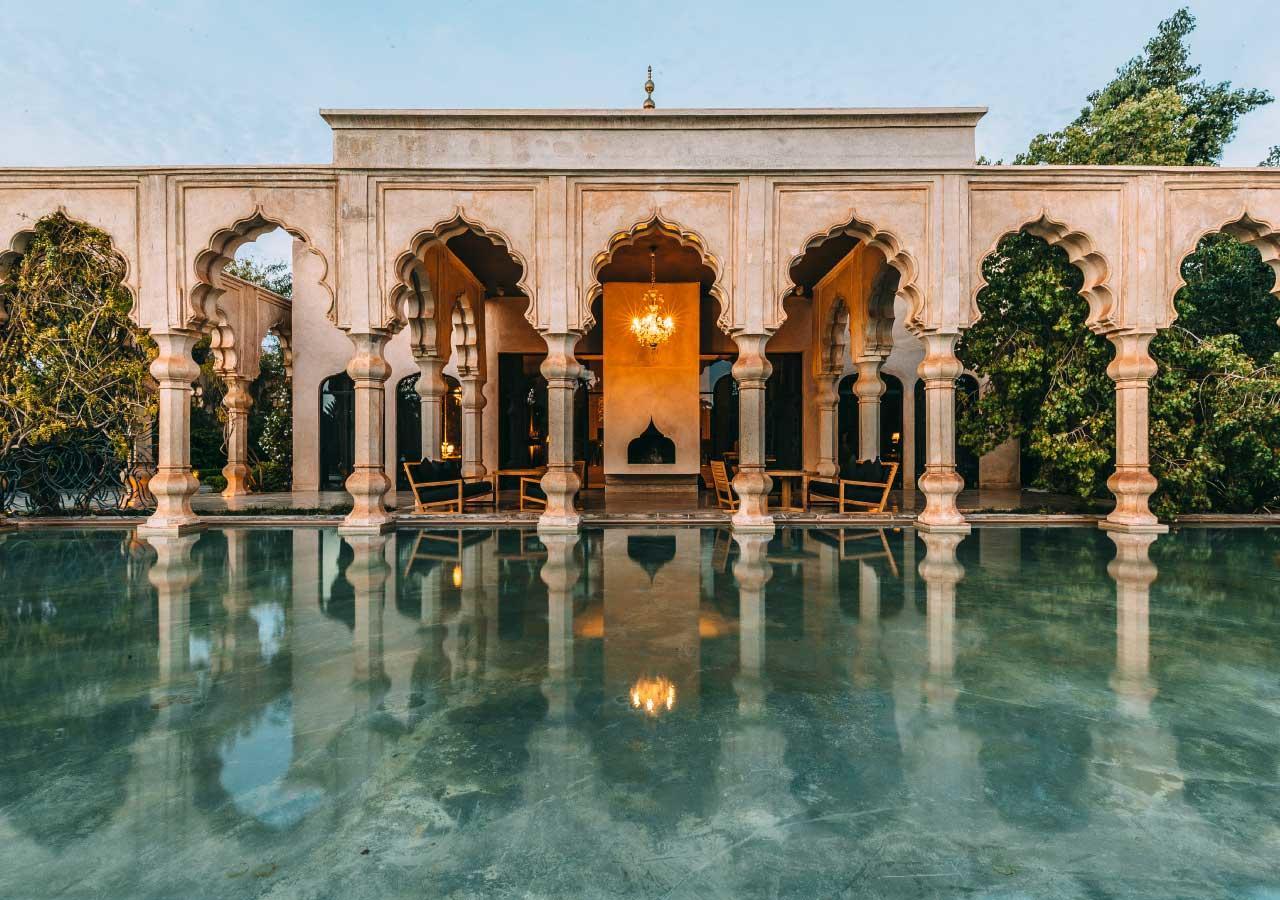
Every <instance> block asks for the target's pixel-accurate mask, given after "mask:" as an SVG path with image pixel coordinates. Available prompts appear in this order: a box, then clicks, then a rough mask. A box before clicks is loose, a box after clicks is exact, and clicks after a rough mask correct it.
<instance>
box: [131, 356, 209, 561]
mask: <svg viewBox="0 0 1280 900" xmlns="http://www.w3.org/2000/svg"><path fill="white" fill-rule="evenodd" d="M151 337H152V338H153V339H154V340H155V342H156V344H157V346H158V348H159V353H158V355H157V356H156V358H155V359H154V360H153V361H152V363H151V375H152V377H154V378H155V380H156V381H157V382H158V384H159V400H158V403H159V425H160V459H159V461H158V462H157V464H156V474H155V475H154V476H153V477H152V479H151V484H150V487H151V493H152V494H154V495H155V498H156V510H155V512H153V513H152V514H151V515H150V516H149V517H148V518H147V521H146V522H144V523H143V524H141V525H139V526H138V533H139V534H142V535H169V536H172V537H176V536H178V535H181V534H189V533H191V532H193V531H199V530H201V529H203V528H204V526H203V525H202V524H201V523H200V520H199V519H198V518H197V517H196V514H195V512H194V511H193V510H192V509H191V497H192V495H193V494H195V492H196V489H197V488H199V486H200V484H199V482H197V481H196V477H195V476H194V475H192V474H191V383H192V382H193V381H195V379H196V376H198V375H199V374H200V367H199V366H197V365H196V361H195V359H193V358H192V356H191V350H192V349H193V348H194V347H195V345H196V342H197V341H198V340H199V339H200V335H199V333H197V332H194V331H172V332H169V333H166V334H153V335H152V336H151Z"/></svg>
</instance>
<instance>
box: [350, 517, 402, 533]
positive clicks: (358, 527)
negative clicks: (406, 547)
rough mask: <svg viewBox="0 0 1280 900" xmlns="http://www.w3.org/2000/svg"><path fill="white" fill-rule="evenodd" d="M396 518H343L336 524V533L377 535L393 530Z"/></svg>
mask: <svg viewBox="0 0 1280 900" xmlns="http://www.w3.org/2000/svg"><path fill="white" fill-rule="evenodd" d="M395 529H396V520H395V518H394V517H389V518H386V519H359V520H356V521H352V520H351V519H350V518H347V519H343V520H342V524H341V525H339V526H338V534H342V535H350V536H351V537H358V536H360V535H378V534H386V533H387V532H390V531H395Z"/></svg>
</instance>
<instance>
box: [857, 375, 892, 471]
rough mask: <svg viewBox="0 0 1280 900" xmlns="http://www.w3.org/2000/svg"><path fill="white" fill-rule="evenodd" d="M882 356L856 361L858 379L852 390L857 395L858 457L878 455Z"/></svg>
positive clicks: (876, 456) (882, 380) (882, 381)
mask: <svg viewBox="0 0 1280 900" xmlns="http://www.w3.org/2000/svg"><path fill="white" fill-rule="evenodd" d="M883 364H884V358H883V357H880V356H864V357H862V358H860V359H859V360H858V362H857V366H858V380H857V381H855V382H854V383H853V392H854V394H856V395H857V397H858V459H878V458H879V456H880V398H881V397H882V396H884V391H885V387H884V379H882V378H881V377H880V366H882V365H883Z"/></svg>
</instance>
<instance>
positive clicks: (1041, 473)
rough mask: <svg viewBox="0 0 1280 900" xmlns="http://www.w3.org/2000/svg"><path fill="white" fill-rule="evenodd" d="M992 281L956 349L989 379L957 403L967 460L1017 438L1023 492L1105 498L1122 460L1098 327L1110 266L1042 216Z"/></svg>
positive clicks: (986, 269) (1008, 244)
mask: <svg viewBox="0 0 1280 900" xmlns="http://www.w3.org/2000/svg"><path fill="white" fill-rule="evenodd" d="M1050 240H1052V241H1053V242H1054V243H1052V244H1051V243H1049V241H1050ZM1068 250H1070V251H1071V256H1068ZM1073 259H1074V260H1075V262H1074V263H1073V261H1072V260H1073ZM982 276H983V279H984V281H985V286H984V287H983V288H982V289H981V290H980V291H979V293H978V296H977V304H978V310H979V312H980V314H981V317H980V318H979V320H978V321H977V322H976V323H975V324H974V325H973V326H972V327H971V328H969V329H968V330H967V331H966V332H965V333H964V335H963V337H962V338H961V340H960V342H959V345H958V347H957V349H956V354H957V356H958V357H959V358H960V361H961V362H962V363H963V364H964V366H965V368H966V369H968V370H970V371H972V372H974V373H976V374H977V375H978V376H979V377H981V378H983V379H984V386H983V389H982V390H981V391H980V392H979V391H977V390H976V386H975V385H973V384H969V385H967V386H968V388H969V392H968V393H969V396H968V397H967V398H961V399H959V400H958V402H957V416H956V435H957V441H958V444H959V447H960V448H961V449H962V450H963V451H964V452H962V453H958V454H957V457H958V462H960V461H963V460H970V461H971V460H972V458H973V457H974V456H982V455H984V454H988V453H991V452H993V451H996V450H997V448H1001V447H1002V445H1005V444H1006V442H1009V441H1012V440H1016V441H1018V443H1019V445H1020V454H1021V460H1020V468H1021V473H1022V476H1021V479H1022V484H1023V486H1025V487H1032V488H1035V489H1038V490H1042V491H1048V492H1051V493H1055V494H1061V495H1072V494H1074V495H1075V496H1076V497H1077V498H1079V499H1078V500H1077V502H1079V501H1080V500H1083V501H1086V502H1089V503H1092V502H1093V501H1099V500H1103V501H1104V502H1105V498H1106V497H1108V496H1109V494H1108V492H1107V487H1106V480H1107V477H1108V476H1109V475H1110V474H1111V472H1112V470H1113V468H1114V462H1115V390H1114V383H1113V382H1112V381H1111V379H1110V378H1109V377H1108V375H1107V366H1108V364H1109V363H1110V361H1111V358H1112V355H1113V354H1112V348H1111V346H1110V344H1109V342H1108V341H1107V340H1106V339H1105V338H1104V337H1102V336H1100V335H1098V334H1096V333H1095V332H1094V331H1093V330H1091V327H1090V325H1091V324H1092V323H1093V322H1095V321H1096V320H1097V318H1098V316H1100V315H1102V314H1103V312H1104V311H1105V307H1106V305H1107V304H1108V303H1109V299H1108V298H1109V293H1108V290H1107V288H1106V286H1105V276H1106V266H1105V262H1104V261H1103V260H1102V259H1101V257H1099V256H1098V255H1097V254H1095V253H1092V252H1091V251H1090V250H1089V248H1088V246H1087V241H1085V240H1084V239H1083V238H1082V236H1079V235H1073V234H1070V233H1068V232H1067V231H1066V229H1065V228H1063V227H1062V226H1055V225H1053V223H1050V222H1048V220H1045V219H1042V220H1041V221H1040V222H1037V223H1033V224H1032V225H1029V226H1027V228H1026V229H1024V230H1022V231H1019V232H1017V233H1014V234H1010V235H1008V236H1006V237H1004V238H1003V239H1002V240H1001V241H1000V242H999V243H998V244H997V245H996V247H995V249H994V250H993V251H992V252H991V253H990V254H989V255H988V256H987V257H986V258H985V259H984V260H983V263H982ZM975 397H976V399H975ZM966 454H967V455H966ZM968 479H969V476H968V475H967V474H966V482H968Z"/></svg>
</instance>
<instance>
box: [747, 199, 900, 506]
mask: <svg viewBox="0 0 1280 900" xmlns="http://www.w3.org/2000/svg"><path fill="white" fill-rule="evenodd" d="M912 271H913V267H912V265H911V261H910V259H909V258H908V257H907V256H906V255H905V254H903V253H901V252H900V251H899V250H898V249H897V243H896V241H895V240H894V239H893V238H892V237H891V236H890V235H888V234H886V233H883V232H879V231H877V230H876V229H875V228H873V227H871V226H869V225H866V224H865V223H861V222H858V221H857V220H856V219H853V220H850V221H849V222H848V223H846V224H845V225H842V226H838V227H836V228H833V229H831V230H830V231H827V232H825V233H823V234H819V235H817V236H815V237H814V238H813V239H811V240H810V241H809V242H808V243H807V245H806V248H805V251H804V252H803V253H801V254H800V255H799V256H797V257H795V258H794V259H793V260H792V261H791V264H790V267H789V269H788V276H789V279H790V283H791V289H790V292H789V293H788V294H787V296H786V297H784V298H783V304H784V306H783V308H784V310H785V311H786V313H787V319H786V322H785V323H784V325H783V327H782V329H780V330H779V331H778V333H777V334H776V335H775V336H774V338H773V339H772V340H771V341H770V343H769V348H770V351H773V350H774V348H775V346H778V345H780V344H781V343H782V342H783V341H785V340H786V339H787V338H788V336H789V335H788V331H787V329H788V328H791V327H793V326H796V331H794V332H791V334H793V335H794V337H793V338H792V340H797V341H798V342H799V344H800V348H801V349H802V350H803V353H804V355H805V360H806V363H805V366H804V370H805V371H806V372H807V373H809V377H808V378H807V379H806V385H805V396H804V401H805V402H803V403H802V404H801V406H802V408H808V409H811V410H813V414H812V415H809V416H807V417H806V419H807V421H808V422H809V423H810V424H809V425H808V429H809V431H810V433H811V437H812V440H811V444H812V446H811V447H810V448H809V449H806V450H805V452H804V454H803V460H804V465H803V467H804V468H805V469H806V470H807V471H809V472H815V471H816V472H817V473H819V474H820V477H821V478H832V477H836V476H839V477H842V478H844V479H847V480H865V477H866V475H867V472H866V469H865V467H864V471H863V472H862V473H861V477H858V478H854V477H853V475H854V470H855V468H856V467H858V465H859V463H872V462H874V461H876V460H879V461H880V462H881V463H882V464H884V465H885V466H887V465H888V464H889V463H892V462H898V463H901V462H902V460H903V448H904V446H906V445H908V444H911V443H912V435H910V434H909V432H910V431H911V430H913V429H914V427H915V422H914V421H905V420H904V417H903V387H902V383H901V382H900V381H899V380H898V378H896V377H895V376H893V375H890V374H888V373H887V371H886V369H889V368H892V369H894V370H895V371H912V370H914V369H915V368H916V366H917V365H918V363H919V360H920V359H921V358H922V357H923V350H922V347H921V345H920V343H919V341H917V340H915V339H914V338H912V339H910V340H895V325H897V324H898V318H899V315H904V316H905V315H906V313H908V312H909V310H910V304H911V303H913V302H914V292H915V289H914V287H913V285H912V282H911V273H912ZM895 305H897V306H899V307H903V308H902V309H901V310H895ZM905 336H907V332H906V331H905V330H903V329H899V331H898V337H899V338H901V337H905ZM860 400H861V403H860ZM864 419H866V421H863V420H864ZM885 471H887V469H885V470H882V474H883V472H885ZM902 481H903V472H902V471H901V467H899V470H898V472H897V474H895V476H894V482H895V486H896V487H900V486H901V484H902ZM890 502H891V503H894V502H896V500H890Z"/></svg>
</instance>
